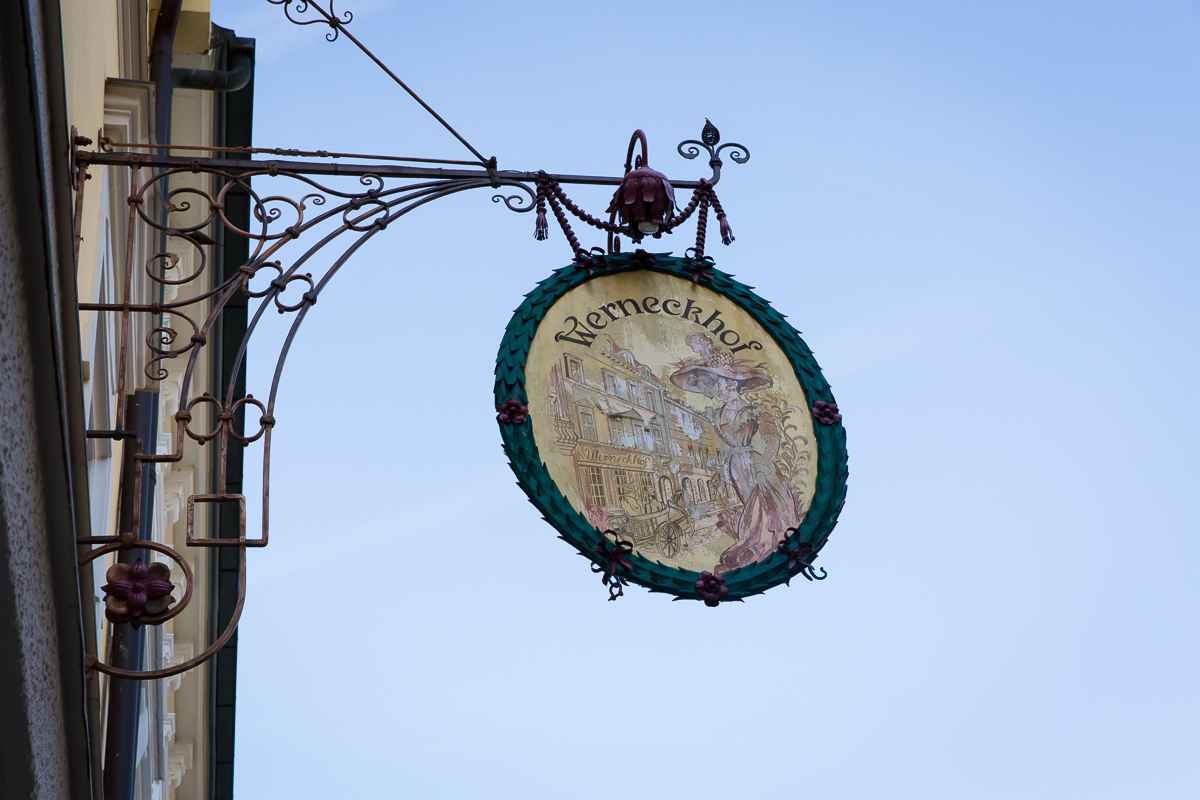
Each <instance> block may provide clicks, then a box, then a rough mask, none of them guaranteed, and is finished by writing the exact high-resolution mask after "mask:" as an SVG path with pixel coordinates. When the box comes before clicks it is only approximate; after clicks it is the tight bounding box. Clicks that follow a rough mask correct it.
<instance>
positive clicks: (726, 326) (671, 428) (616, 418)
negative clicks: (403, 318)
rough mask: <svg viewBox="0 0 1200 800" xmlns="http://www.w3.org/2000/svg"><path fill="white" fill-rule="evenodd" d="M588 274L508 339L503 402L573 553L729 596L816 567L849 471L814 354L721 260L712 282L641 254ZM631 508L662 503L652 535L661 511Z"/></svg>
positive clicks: (552, 293)
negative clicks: (647, 530)
mask: <svg viewBox="0 0 1200 800" xmlns="http://www.w3.org/2000/svg"><path fill="white" fill-rule="evenodd" d="M597 262H598V263H597ZM591 266H592V267H593V268H594V269H593V270H583V269H580V268H579V267H577V266H576V265H570V266H568V267H564V268H563V269H560V270H557V271H556V272H554V273H553V274H552V275H551V276H550V277H549V278H547V279H546V280H544V281H542V282H541V283H540V284H538V286H537V287H536V288H535V289H534V291H532V292H531V293H530V294H529V295H527V296H526V298H525V301H524V302H523V303H522V304H521V306H520V308H518V309H517V311H516V313H515V314H514V316H513V318H512V320H511V321H510V323H509V325H508V328H507V330H506V332H505V336H504V339H503V342H502V343H501V347H500V354H499V357H498V359H497V365H496V386H495V401H496V407H497V409H498V410H499V411H500V414H499V415H498V419H499V420H500V423H501V424H500V430H501V436H502V438H503V442H504V449H505V452H506V454H507V455H508V457H509V461H510V463H511V465H512V468H513V471H514V472H515V473H516V476H517V481H518V484H519V485H520V486H521V488H522V489H523V490H524V491H525V492H526V494H527V495H528V496H529V499H530V500H531V502H533V504H534V505H535V506H536V507H537V508H538V509H539V510H540V511H541V512H542V514H543V515H544V517H545V518H546V520H547V521H548V522H549V523H550V524H551V525H552V526H554V528H556V529H557V530H558V531H559V532H560V533H561V534H562V538H564V539H565V540H566V541H568V542H570V543H571V544H573V545H574V546H575V547H576V549H578V550H579V552H580V553H582V554H583V555H585V556H587V557H588V558H589V559H591V560H592V561H593V562H594V563H595V564H597V565H599V566H600V567H602V568H603V569H604V570H605V571H606V573H607V572H609V571H612V572H613V573H614V574H617V575H619V576H620V577H621V578H622V579H625V580H628V581H631V582H634V583H638V584H641V585H643V586H646V587H648V588H649V589H651V590H652V591H660V592H668V593H670V594H673V595H675V596H676V597H679V598H692V599H705V600H706V601H707V600H708V599H709V598H710V596H711V595H712V592H713V589H712V586H713V585H716V584H719V585H720V587H721V591H720V593H719V594H720V598H721V599H723V600H735V599H741V598H743V597H746V596H749V595H753V594H757V593H759V592H762V591H765V590H766V589H768V588H771V587H772V586H775V585H777V584H780V583H784V582H786V581H788V580H789V579H790V578H791V577H792V576H794V575H796V574H799V573H804V574H808V573H807V572H805V571H806V570H810V571H811V564H812V560H813V559H814V558H815V557H816V554H817V552H818V551H820V549H821V548H822V547H823V546H824V545H825V542H826V540H827V539H828V538H829V535H830V533H831V532H832V530H833V527H834V525H835V524H836V522H837V518H838V514H839V512H840V510H841V507H842V503H843V501H844V499H845V494H846V478H847V459H846V435H845V429H844V427H843V426H842V421H841V414H840V411H839V410H838V408H837V405H836V402H835V401H834V398H833V395H832V392H831V391H830V388H829V384H828V383H827V382H826V381H825V379H824V377H823V376H822V374H821V371H820V368H819V366H818V365H817V363H816V360H815V359H814V358H813V355H812V352H811V351H810V350H809V349H808V347H807V346H806V345H805V344H804V342H803V341H802V340H801V339H800V336H799V334H798V333H797V331H796V330H795V329H794V328H792V326H791V325H789V324H788V323H787V322H786V321H785V320H784V318H783V316H782V315H780V314H779V313H778V312H776V311H775V310H774V309H773V308H772V307H771V306H770V304H769V303H767V302H766V301H765V300H763V299H762V298H760V297H759V296H757V295H756V294H754V292H752V291H751V290H750V288H749V287H747V286H744V285H743V284H741V283H739V282H737V281H736V280H734V279H733V278H732V277H731V276H730V275H728V274H727V273H725V272H722V271H721V270H719V269H714V268H712V265H711V262H708V263H707V264H706V267H707V269H706V271H705V272H703V273H702V276H703V279H702V280H698V279H697V276H698V273H697V271H696V262H694V261H693V260H691V259H684V258H675V257H672V256H670V255H664V254H649V253H644V252H641V251H638V252H636V253H630V254H620V255H614V256H607V257H602V258H600V259H596V260H594V261H593V262H592V264H591ZM595 267H598V268H595ZM514 408H519V409H520V410H521V413H519V414H513V413H509V412H510V411H511V410H512V409H514ZM638 508H642V509H663V510H665V511H666V512H667V515H666V516H667V519H666V520H662V521H659V520H654V521H655V522H659V524H660V535H659V536H657V537H645V536H644V535H639V533H640V531H641V530H642V528H640V527H636V526H644V525H645V523H646V521H647V519H646V517H653V516H654V513H655V512H653V511H647V512H646V513H644V514H631V513H630V509H638ZM676 509H678V511H676ZM660 513H661V512H660ZM678 514H682V515H683V516H682V519H679V518H677V516H675V515H678ZM683 523H687V530H688V542H687V544H688V546H687V547H684V546H683V544H684V542H683V541H682V538H683V527H682V524H683ZM668 530H670V531H672V532H673V534H674V535H669V534H668ZM625 541H627V542H635V543H636V544H635V547H634V549H633V552H632V553H631V554H629V555H628V556H627V557H624V556H623V557H622V558H620V559H619V560H615V561H614V557H613V555H612V553H613V552H614V546H615V545H616V544H617V543H619V542H625ZM709 604H710V605H711V604H713V603H711V602H710V603H709Z"/></svg>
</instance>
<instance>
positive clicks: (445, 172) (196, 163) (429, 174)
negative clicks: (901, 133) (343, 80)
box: [75, 150, 712, 189]
mask: <svg viewBox="0 0 1200 800" xmlns="http://www.w3.org/2000/svg"><path fill="white" fill-rule="evenodd" d="M75 158H76V160H77V161H78V163H80V164H110V165H112V164H116V165H131V164H137V165H140V166H143V167H150V168H155V169H195V170H198V171H199V170H213V171H217V172H244V171H247V170H254V171H262V172H267V173H270V172H280V173H292V174H296V173H299V174H302V175H345V176H347V177H356V176H362V175H376V176H378V177H380V178H402V179H413V180H430V179H433V180H438V179H450V178H454V179H462V178H479V179H483V180H490V179H492V177H493V175H494V176H495V177H496V178H498V179H500V180H509V181H522V182H528V183H536V182H537V180H538V173H537V172H524V171H520V170H510V169H505V170H498V171H496V172H495V173H491V174H489V173H488V172H487V171H486V170H478V169H443V168H440V167H407V166H397V165H394V164H326V163H319V162H312V161H276V160H268V161H258V160H254V159H248V158H187V157H186V156H160V155H153V154H145V153H126V152H114V153H98V152H88V151H84V150H80V151H79V152H78V153H77V154H76V156H75ZM546 177H547V178H549V179H550V180H552V181H557V182H558V183H564V184H579V185H584V186H620V185H621V181H622V180H624V177H623V176H617V175H563V174H558V173H547V174H546ZM669 180H670V181H671V185H672V186H674V187H675V188H676V189H698V188H699V187H700V181H683V180H675V179H674V178H671V179H669ZM709 183H712V181H709Z"/></svg>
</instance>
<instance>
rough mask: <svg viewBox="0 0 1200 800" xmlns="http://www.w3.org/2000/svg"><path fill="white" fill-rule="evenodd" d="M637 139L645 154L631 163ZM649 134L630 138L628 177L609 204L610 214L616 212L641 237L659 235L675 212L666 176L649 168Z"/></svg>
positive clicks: (626, 165)
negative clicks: (647, 140) (647, 145)
mask: <svg viewBox="0 0 1200 800" xmlns="http://www.w3.org/2000/svg"><path fill="white" fill-rule="evenodd" d="M638 142H640V143H641V145H642V153H641V155H639V156H638V157H637V161H636V162H631V160H630V159H631V158H632V157H633V147H634V145H635V144H637V143H638ZM649 160H650V157H649V155H648V153H647V147H646V134H644V133H642V131H640V130H638V131H635V132H634V134H633V136H632V137H631V138H630V141H629V152H628V155H627V156H626V158H625V179H624V180H623V181H621V185H620V186H619V187H617V191H616V192H614V193H613V199H612V202H611V203H609V204H608V213H609V214H613V213H616V214H618V215H619V216H620V218H621V223H622V224H623V225H628V226H629V228H630V230H631V231H636V232H637V234H638V235H636V236H635V239H639V238H641V234H649V235H651V236H654V235H657V234H658V233H659V231H660V230H661V229H662V228H663V227H664V226H665V225H666V224H667V222H668V221H669V220H670V219H671V215H672V214H674V213H675V189H674V188H673V187H672V186H671V181H670V180H668V179H667V176H666V175H664V174H662V173H661V172H659V171H658V170H655V169H650V165H649Z"/></svg>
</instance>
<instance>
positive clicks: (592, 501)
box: [584, 467, 608, 508]
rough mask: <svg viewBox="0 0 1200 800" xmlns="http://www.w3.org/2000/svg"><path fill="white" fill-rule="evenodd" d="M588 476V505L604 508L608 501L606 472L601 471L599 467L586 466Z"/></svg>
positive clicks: (586, 475)
mask: <svg viewBox="0 0 1200 800" xmlns="http://www.w3.org/2000/svg"><path fill="white" fill-rule="evenodd" d="M584 469H585V470H586V474H585V476H584V477H586V478H587V497H588V505H591V506H593V507H595V508H604V506H605V504H606V503H607V502H608V498H606V497H605V496H604V474H603V473H601V472H600V468H599V467H584Z"/></svg>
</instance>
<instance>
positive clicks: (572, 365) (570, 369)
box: [563, 356, 583, 383]
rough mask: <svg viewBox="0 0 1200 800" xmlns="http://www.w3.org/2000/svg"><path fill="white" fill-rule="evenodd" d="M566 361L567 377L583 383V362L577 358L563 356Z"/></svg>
mask: <svg viewBox="0 0 1200 800" xmlns="http://www.w3.org/2000/svg"><path fill="white" fill-rule="evenodd" d="M563 358H565V359H566V361H567V377H568V378H570V379H571V380H573V381H579V382H580V383H582V382H583V362H581V361H580V360H579V359H578V358H572V357H571V356H563Z"/></svg>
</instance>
